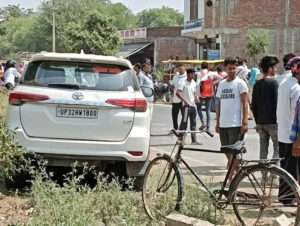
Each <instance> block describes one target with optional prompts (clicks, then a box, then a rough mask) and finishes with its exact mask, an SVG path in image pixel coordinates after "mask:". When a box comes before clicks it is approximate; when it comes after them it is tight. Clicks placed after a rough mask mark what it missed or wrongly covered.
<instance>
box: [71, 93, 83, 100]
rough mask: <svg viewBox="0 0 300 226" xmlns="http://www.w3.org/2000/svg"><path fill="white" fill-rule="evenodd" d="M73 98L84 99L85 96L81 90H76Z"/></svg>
mask: <svg viewBox="0 0 300 226" xmlns="http://www.w3.org/2000/svg"><path fill="white" fill-rule="evenodd" d="M72 98H73V99H74V100H82V99H83V98H84V96H83V94H82V93H81V92H75V93H73V95H72Z"/></svg>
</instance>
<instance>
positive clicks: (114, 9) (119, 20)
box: [106, 3, 137, 29]
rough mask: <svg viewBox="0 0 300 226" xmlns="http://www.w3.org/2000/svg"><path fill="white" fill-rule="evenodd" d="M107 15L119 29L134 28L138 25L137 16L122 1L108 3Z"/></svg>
mask: <svg viewBox="0 0 300 226" xmlns="http://www.w3.org/2000/svg"><path fill="white" fill-rule="evenodd" d="M106 15H107V16H109V17H111V19H112V23H113V25H114V26H115V27H117V28H118V29H127V28H133V27H136V25H137V17H136V16H135V15H134V14H133V13H132V11H131V10H130V9H128V8H127V7H126V6H125V5H124V4H122V3H115V4H108V5H107V10H106Z"/></svg>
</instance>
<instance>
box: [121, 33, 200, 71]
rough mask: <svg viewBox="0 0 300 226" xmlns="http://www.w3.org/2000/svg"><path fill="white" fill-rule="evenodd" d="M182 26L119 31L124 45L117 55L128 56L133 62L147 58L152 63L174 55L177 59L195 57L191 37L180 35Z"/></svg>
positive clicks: (156, 63) (156, 64) (154, 63)
mask: <svg viewBox="0 0 300 226" xmlns="http://www.w3.org/2000/svg"><path fill="white" fill-rule="evenodd" d="M182 29H183V28H182V27H161V28H135V29H129V30H122V31H119V33H120V35H121V37H122V39H123V41H124V45H123V47H122V49H121V51H120V52H119V53H118V55H119V56H123V57H125V58H128V59H129V60H130V61H131V62H132V63H133V64H134V63H137V62H144V61H145V59H146V58H149V59H150V60H151V62H152V63H153V65H155V66H158V65H159V64H160V62H161V61H163V60H168V59H170V57H171V56H173V57H174V58H175V57H176V56H178V57H179V59H187V58H189V59H191V58H195V57H196V44H195V41H194V39H193V38H190V37H183V36H181V31H182Z"/></svg>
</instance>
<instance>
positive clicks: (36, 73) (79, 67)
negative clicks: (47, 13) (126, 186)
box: [7, 52, 153, 177]
mask: <svg viewBox="0 0 300 226" xmlns="http://www.w3.org/2000/svg"><path fill="white" fill-rule="evenodd" d="M143 94H144V95H143ZM151 95H153V90H152V89H150V88H146V87H142V88H140V87H139V85H138V82H137V79H136V76H135V75H134V72H133V70H132V65H131V64H130V62H129V61H127V60H124V59H120V58H116V57H111V56H96V55H88V54H62V53H45V52H43V53H40V54H37V55H34V56H33V58H32V60H31V61H30V62H29V64H28V66H27V70H26V72H25V74H24V79H23V81H22V82H21V84H20V85H19V86H17V87H16V89H15V90H14V91H13V92H11V93H10V95H9V109H8V117H7V124H8V127H9V129H10V130H11V131H12V132H13V133H14V134H15V136H16V139H17V141H18V142H19V143H20V144H21V145H22V146H24V147H25V148H26V150H27V151H28V152H33V153H36V154H38V155H40V156H42V157H43V158H45V159H47V160H48V165H49V166H70V165H71V164H72V163H73V162H74V161H78V162H89V163H91V164H93V165H96V166H97V167H99V168H100V169H102V170H107V169H108V168H109V169H111V168H112V169H117V170H120V169H121V168H122V167H124V171H126V172H124V174H125V175H127V176H137V177H142V176H143V174H144V169H145V165H146V163H147V161H148V158H149V142H150V123H151V115H150V111H149V109H148V103H147V100H146V98H145V96H151ZM120 167H121V168H120Z"/></svg>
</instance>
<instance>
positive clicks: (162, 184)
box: [142, 156, 183, 220]
mask: <svg viewBox="0 0 300 226" xmlns="http://www.w3.org/2000/svg"><path fill="white" fill-rule="evenodd" d="M158 190H159V191H158ZM142 197H143V203H144V208H145V211H146V213H147V215H148V216H149V217H150V218H151V219H153V220H160V219H162V218H165V217H166V216H167V215H168V214H170V213H171V212H173V211H174V210H179V208H180V204H181V201H182V198H183V179H182V176H181V173H180V171H179V169H178V167H177V166H176V165H175V164H174V163H173V162H172V160H171V158H170V157H169V156H161V157H157V158H155V159H153V160H152V161H151V162H150V164H149V166H148V168H147V170H146V173H145V178H144V185H143V191H142Z"/></svg>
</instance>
